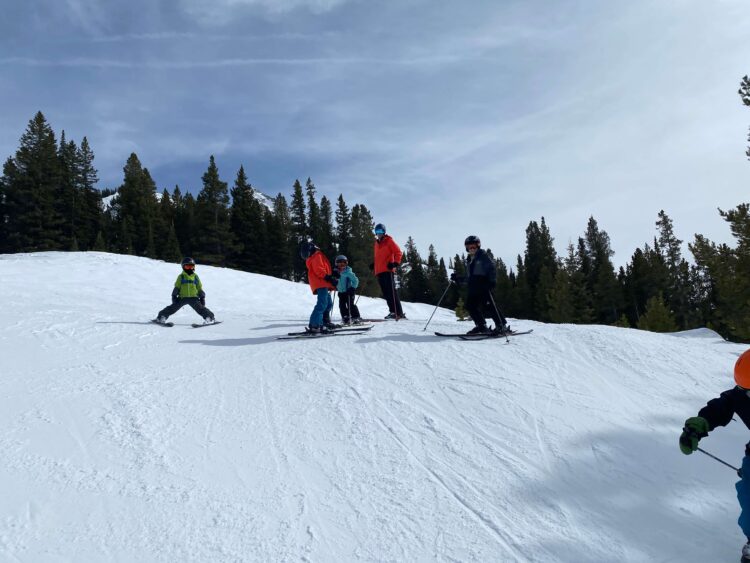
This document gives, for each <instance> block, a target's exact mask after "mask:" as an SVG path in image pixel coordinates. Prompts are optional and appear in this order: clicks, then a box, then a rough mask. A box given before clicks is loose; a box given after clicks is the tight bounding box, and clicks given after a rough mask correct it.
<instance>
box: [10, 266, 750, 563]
mask: <svg viewBox="0 0 750 563" xmlns="http://www.w3.org/2000/svg"><path fill="white" fill-rule="evenodd" d="M197 272H198V274H199V275H200V277H201V279H202V281H203V285H204V288H205V290H206V292H207V305H208V306H209V307H210V308H211V309H212V310H213V311H214V313H215V314H216V316H217V318H218V319H221V320H223V321H224V322H223V324H220V325H215V326H209V327H206V328H199V329H193V328H191V327H190V323H192V322H197V321H200V318H199V317H198V316H197V315H196V314H195V313H194V312H193V311H192V310H191V309H190V308H188V307H186V308H184V309H182V310H181V311H180V312H178V313H177V314H176V315H174V316H173V317H172V318H171V319H170V320H172V321H174V322H175V326H174V327H173V328H165V327H161V326H157V325H154V324H150V323H149V319H152V318H154V317H155V316H156V313H157V311H158V310H159V309H161V308H162V307H164V306H165V305H167V304H168V303H169V301H170V293H171V290H172V286H173V283H174V280H175V278H176V277H177V275H178V274H179V266H177V265H175V264H166V263H163V262H158V261H153V260H148V259H144V258H136V257H132V256H118V255H111V254H104V253H93V252H92V253H39V254H16V255H3V256H0V286H1V287H2V288H3V291H2V296H3V312H2V317H1V318H2V321H0V353H1V355H0V357H1V358H2V362H1V364H0V365H1V369H0V427H1V428H2V432H0V499H2V501H1V502H0V561H10V562H24V563H27V562H28V563H39V562H76V563H79V562H97V563H98V562H102V561H115V562H123V563H126V562H127V563H129V562H135V561H138V562H151V561H153V562H177V561H179V562H186V561H201V562H224V561H233V562H234V561H264V562H265V561H309V562H329V561H330V562H342V561H409V562H412V561H481V562H490V561H492V562H496V561H513V562H515V561H521V562H526V561H529V562H531V561H543V562H554V561H563V562H576V563H580V562H604V561H606V562H612V561H627V562H639V561H644V562H645V561H649V562H651V561H658V562H680V563H685V562H696V563H699V562H700V563H705V562H709V561H730V560H738V559H739V551H740V547H741V545H742V544H743V543H744V537H743V536H742V534H741V532H740V529H739V528H738V527H737V525H736V519H737V516H738V512H739V509H738V506H737V502H736V500H735V497H734V483H735V481H736V479H737V478H736V476H735V475H734V474H733V472H732V470H730V469H728V468H726V467H724V466H722V465H720V464H718V463H717V462H716V461H714V460H712V459H710V458H708V457H707V456H705V455H702V454H701V453H700V452H696V453H695V454H694V455H692V456H689V457H688V456H684V455H683V454H682V453H680V451H679V448H678V442H677V439H678V436H679V434H680V430H681V427H682V424H683V422H684V420H685V418H687V417H688V416H693V415H695V414H696V413H697V411H698V409H699V408H700V407H701V406H702V405H703V404H705V402H706V401H707V400H708V399H710V398H713V397H714V396H717V395H718V394H719V393H720V392H721V391H723V390H724V389H727V388H729V387H731V386H732V366H733V364H734V361H735V359H736V357H737V356H738V355H739V354H740V353H741V352H742V351H744V349H745V347H743V346H741V345H736V344H731V343H727V342H725V341H723V340H722V339H721V338H720V337H719V336H718V335H716V334H715V333H713V332H711V331H707V330H699V331H693V332H687V333H680V334H677V335H664V334H653V333H648V332H643V331H638V330H632V329H621V328H615V327H605V326H575V325H552V324H542V323H537V322H530V321H524V320H515V319H512V320H511V326H512V327H514V328H516V329H533V333H532V334H530V335H525V336H517V337H512V338H511V339H510V342H509V343H506V342H505V341H504V340H487V341H482V342H464V341H454V340H447V339H441V338H438V337H436V336H434V335H433V331H435V330H437V331H443V332H455V331H462V332H463V331H466V330H468V329H469V328H470V326H469V325H468V324H467V323H459V322H457V321H456V319H455V317H454V315H453V313H452V312H451V311H447V310H439V311H438V313H437V314H436V315H435V318H434V319H433V321H432V323H431V325H430V327H429V328H428V330H427V331H424V330H423V328H424V325H425V323H426V322H427V319H428V318H429V315H430V314H431V313H432V310H433V308H432V307H430V306H428V305H418V304H405V307H404V308H405V312H406V314H407V316H408V317H409V320H406V321H399V322H387V323H386V322H382V323H377V324H376V325H375V326H374V328H373V329H372V330H371V331H369V332H368V333H365V334H362V335H356V336H351V335H347V336H334V337H327V338H320V339H315V340H303V341H299V340H292V341H278V340H276V337H277V336H279V335H282V334H286V333H287V332H289V331H293V330H296V329H301V328H302V327H303V326H304V325H305V324H306V322H307V319H308V317H309V313H310V311H311V309H312V306H313V304H314V297H313V295H312V294H311V292H310V290H309V288H308V287H307V286H305V285H303V284H295V283H291V282H287V281H282V280H278V279H274V278H270V277H266V276H260V275H255V274H248V273H243V272H237V271H233V270H228V269H222V268H213V267H204V266H200V265H199V266H198V269H197ZM358 274H360V275H363V276H364V275H368V274H367V273H366V272H358ZM359 306H360V309H361V310H362V312H363V316H365V317H369V318H382V317H383V316H385V314H387V309H386V307H385V305H384V302H383V301H382V300H380V299H369V298H364V297H363V298H361V299H360V300H359ZM336 316H337V310H335V317H336ZM747 440H748V432H747V430H746V429H745V427H744V425H743V424H742V423H741V422H739V421H738V422H735V423H732V424H730V425H729V427H727V428H725V429H719V430H717V431H716V432H715V433H713V434H712V435H711V436H710V437H709V438H707V439H705V440H703V441H702V442H701V446H702V447H704V448H706V449H707V450H708V451H710V452H712V453H714V454H715V455H718V456H720V457H723V458H725V459H726V460H728V461H730V462H732V463H733V464H735V465H739V463H740V462H741V457H742V454H743V451H744V445H745V442H747Z"/></svg>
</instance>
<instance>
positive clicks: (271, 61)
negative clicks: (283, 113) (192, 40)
mask: <svg viewBox="0 0 750 563" xmlns="http://www.w3.org/2000/svg"><path fill="white" fill-rule="evenodd" d="M462 60H465V59H463V58H459V57H452V56H425V57H412V58H394V59H389V58H378V57H316V58H227V59H213V60H205V61H195V60H187V61H186V60H143V61H128V60H119V59H100V58H87V57H74V58H69V59H57V60H54V59H37V58H30V57H7V58H4V59H0V65H5V66H36V67H79V68H113V69H118V68H122V69H138V68H144V69H174V70H192V69H211V68H222V67H243V66H310V65H384V66H422V65H441V64H450V63H456V62H459V61H462Z"/></svg>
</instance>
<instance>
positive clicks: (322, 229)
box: [316, 196, 338, 260]
mask: <svg viewBox="0 0 750 563" xmlns="http://www.w3.org/2000/svg"><path fill="white" fill-rule="evenodd" d="M318 228H319V232H318V235H317V241H316V242H317V243H318V246H320V248H321V250H323V253H324V254H325V255H326V256H328V257H329V258H330V259H331V260H333V259H334V258H335V257H336V254H338V252H337V251H336V247H335V246H334V239H335V238H336V235H335V234H334V229H333V210H332V209H331V201H330V200H329V199H328V198H327V197H326V196H323V197H322V198H320V223H319V227H318Z"/></svg>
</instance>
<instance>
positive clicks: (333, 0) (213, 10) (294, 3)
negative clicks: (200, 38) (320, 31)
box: [180, 0, 351, 25]
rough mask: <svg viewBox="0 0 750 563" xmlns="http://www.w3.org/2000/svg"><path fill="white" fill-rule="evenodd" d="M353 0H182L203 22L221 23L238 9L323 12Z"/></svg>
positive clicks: (274, 11)
mask: <svg viewBox="0 0 750 563" xmlns="http://www.w3.org/2000/svg"><path fill="white" fill-rule="evenodd" d="M350 1H351V0H214V1H213V2H210V3H207V2H204V1H202V0H180V2H181V4H182V7H183V9H184V10H185V12H186V13H187V14H189V15H190V16H192V17H193V18H195V19H196V20H198V21H200V22H203V23H211V24H213V25H221V24H224V23H226V22H227V21H229V20H231V19H232V18H233V17H236V16H235V14H236V10H238V9H240V10H241V9H244V10H248V9H251V10H252V9H256V10H260V11H263V12H266V13H269V14H277V15H278V14H284V13H288V12H291V11H293V10H296V9H306V10H309V11H310V12H312V13H316V14H321V13H325V12H329V11H331V10H334V9H335V8H337V7H339V6H341V5H343V4H346V3H347V2H350Z"/></svg>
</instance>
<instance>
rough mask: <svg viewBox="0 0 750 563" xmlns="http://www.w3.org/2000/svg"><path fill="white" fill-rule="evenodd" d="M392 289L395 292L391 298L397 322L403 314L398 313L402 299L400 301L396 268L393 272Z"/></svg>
mask: <svg viewBox="0 0 750 563" xmlns="http://www.w3.org/2000/svg"><path fill="white" fill-rule="evenodd" d="M391 290H392V291H393V293H392V294H391V299H393V312H394V313H395V314H396V322H398V319H399V317H400V316H401V315H399V314H398V310H399V308H400V307H401V301H399V299H398V296H397V295H396V270H395V269H394V270H393V271H392V272H391Z"/></svg>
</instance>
